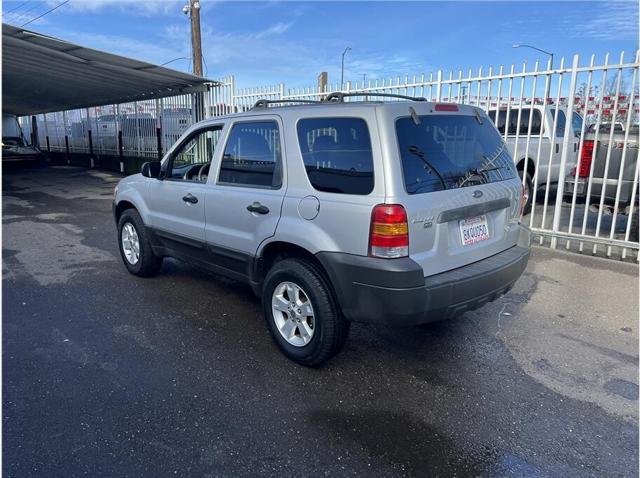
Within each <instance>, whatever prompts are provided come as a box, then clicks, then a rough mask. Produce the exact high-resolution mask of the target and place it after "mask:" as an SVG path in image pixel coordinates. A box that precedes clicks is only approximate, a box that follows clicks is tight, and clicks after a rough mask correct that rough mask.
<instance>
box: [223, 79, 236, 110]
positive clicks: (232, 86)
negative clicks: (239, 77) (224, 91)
mask: <svg viewBox="0 0 640 478" xmlns="http://www.w3.org/2000/svg"><path fill="white" fill-rule="evenodd" d="M229 105H230V106H231V113H236V77H235V76H234V75H231V79H230V81H229ZM225 109H226V107H225ZM225 114H228V113H226V112H225Z"/></svg>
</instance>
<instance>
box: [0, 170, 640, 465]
mask: <svg viewBox="0 0 640 478" xmlns="http://www.w3.org/2000/svg"><path fill="white" fill-rule="evenodd" d="M117 180H118V177H117V175H113V174H110V173H104V172H98V171H87V170H84V169H80V168H71V167H49V168H44V169H27V170H17V171H7V170H6V169H5V171H4V175H3V211H2V214H3V217H2V219H3V234H2V236H3V237H2V246H3V282H2V284H3V294H2V295H3V300H2V311H3V316H2V326H3V331H2V332H3V334H2V346H3V347H2V360H3V364H2V365H3V367H2V378H3V382H2V391H3V429H2V433H3V460H2V467H3V475H4V476H7V477H25V476H46V477H53V476H64V477H72V476H92V477H95V476H109V477H111V476H132V477H145V476H149V477H160V476H268V475H271V476H274V475H277V476H461V477H465V476H489V477H509V476H513V477H520V476H522V477H546V476H554V477H555V476H563V477H584V476H606V477H614V476H637V474H638V270H637V265H635V264H629V263H622V262H618V261H613V260H606V259H599V258H593V257H588V256H583V255H578V254H570V253H566V252H565V253H563V252H556V251H552V250H549V249H544V248H534V250H533V253H532V258H531V261H530V263H529V266H528V268H527V270H526V272H525V274H524V275H523V277H522V278H521V279H520V280H519V281H518V283H517V284H516V286H515V287H514V289H513V290H512V291H511V292H510V293H509V294H507V295H506V296H504V297H503V298H501V299H500V300H498V301H496V302H494V303H491V304H488V305H486V306H484V307H483V308H482V309H479V310H477V311H474V312H470V313H467V314H465V315H464V316H463V317H461V318H459V319H456V320H453V321H449V322H444V323H439V324H435V325H430V326H428V327H416V328H400V329H399V328H386V327H371V326H365V325H354V326H353V327H352V329H351V335H350V337H349V339H348V341H347V344H346V346H345V349H344V350H343V351H342V353H341V354H340V355H338V356H337V357H335V358H334V359H333V360H332V361H331V362H329V363H328V364H327V365H326V366H325V367H323V368H321V369H307V368H304V367H301V366H298V365H296V364H294V363H292V362H290V361H288V360H287V359H286V358H285V357H284V356H283V355H281V354H280V352H279V351H278V350H277V349H276V347H275V345H274V344H273V343H272V341H271V339H270V337H269V335H268V332H267V330H266V327H265V324H264V319H263V317H262V315H261V311H260V304H259V302H258V300H257V299H255V298H254V296H253V295H252V293H251V291H250V290H249V288H248V287H246V286H243V285H241V284H239V283H236V282H233V281H230V280H227V279H223V278H219V277H216V276H214V275H212V274H209V273H206V272H203V271H201V270H199V269H196V268H194V267H191V266H187V265H184V264H182V263H180V262H177V261H174V260H168V261H165V264H164V266H163V269H162V272H161V274H160V275H158V276H157V277H154V278H150V279H140V278H137V277H134V276H132V275H130V274H128V273H127V272H126V270H125V268H124V266H123V265H122V263H121V259H120V257H119V253H118V247H117V242H116V232H115V225H114V221H113V218H112V215H111V209H110V208H111V198H112V190H113V186H114V185H115V183H116V182H117Z"/></svg>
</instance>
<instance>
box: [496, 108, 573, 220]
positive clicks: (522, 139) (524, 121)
mask: <svg viewBox="0 0 640 478" xmlns="http://www.w3.org/2000/svg"><path fill="white" fill-rule="evenodd" d="M556 109H557V110H558V111H557V121H554V120H555V117H556ZM487 113H488V115H489V118H491V120H492V121H493V122H494V123H495V125H496V127H497V128H498V131H500V133H501V134H502V135H504V134H505V124H506V123H507V121H508V123H509V127H508V129H507V135H506V144H507V148H508V149H509V152H510V153H511V156H512V157H513V160H514V162H515V164H516V169H517V170H518V174H519V175H520V178H523V177H524V190H525V191H524V194H525V197H526V204H525V208H524V213H525V214H528V213H529V212H530V211H531V204H532V201H533V188H534V185H535V186H536V188H537V189H538V190H544V189H545V188H546V187H547V184H548V185H549V187H550V188H555V187H556V186H557V184H558V182H559V181H560V180H561V176H563V175H561V171H560V160H561V155H562V144H563V139H564V132H565V127H566V124H567V115H566V111H565V109H563V108H556V107H555V106H553V105H551V106H549V105H547V106H544V105H535V104H534V105H518V106H511V107H510V108H509V109H507V108H506V107H504V108H502V107H501V108H499V109H495V108H494V109H489V110H488V111H487ZM507 113H508V114H507ZM507 117H508V119H507ZM543 117H544V120H543ZM529 120H531V128H529ZM582 121H583V120H582V117H581V116H580V115H579V114H577V113H575V112H574V113H573V114H572V117H571V124H570V127H571V128H572V130H573V134H571V135H570V143H569V157H568V161H567V166H566V169H565V171H569V170H570V169H571V168H572V167H573V166H575V164H576V162H577V155H578V144H579V141H580V140H579V135H580V130H581V127H582ZM554 122H557V124H556V127H555V134H552V131H553V130H554ZM529 135H530V136H529ZM527 137H529V139H528V140H527ZM538 152H539V154H538ZM538 159H539V161H538ZM538 197H540V196H538Z"/></svg>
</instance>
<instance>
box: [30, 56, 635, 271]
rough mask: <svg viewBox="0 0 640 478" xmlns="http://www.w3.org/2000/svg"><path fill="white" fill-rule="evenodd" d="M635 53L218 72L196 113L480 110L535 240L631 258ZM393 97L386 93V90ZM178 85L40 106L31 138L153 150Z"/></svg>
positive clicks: (180, 124)
mask: <svg viewBox="0 0 640 478" xmlns="http://www.w3.org/2000/svg"><path fill="white" fill-rule="evenodd" d="M639 66H640V63H639V58H638V53H637V52H636V54H635V55H634V57H633V58H628V57H625V55H624V54H621V55H620V56H619V57H618V58H616V59H612V58H611V57H610V56H609V55H606V56H605V58H604V59H603V61H601V62H597V61H596V58H595V56H591V57H590V58H589V59H588V61H587V62H586V64H585V62H584V61H583V62H582V63H581V59H580V58H579V57H578V55H575V56H573V58H571V60H570V61H565V59H564V58H563V59H561V60H560V63H559V65H558V66H553V65H551V64H547V65H544V66H543V65H540V64H539V63H538V62H536V63H535V64H534V65H533V67H528V66H527V64H522V65H521V66H518V67H516V66H515V65H511V66H510V67H509V68H505V67H503V66H500V67H498V68H494V67H488V68H479V69H478V70H477V71H472V70H470V69H469V70H465V71H463V70H457V71H450V72H447V73H445V72H444V71H442V70H440V71H438V72H436V73H433V74H430V75H420V76H417V75H414V76H404V77H395V78H391V79H380V80H369V81H367V82H355V83H351V82H348V83H346V84H344V85H334V86H333V87H330V86H327V87H325V88H322V89H321V88H319V87H308V88H285V85H284V84H283V83H281V84H278V85H272V86H262V87H255V88H243V89H239V88H236V87H235V79H234V77H229V78H225V79H223V80H221V81H220V83H219V84H218V85H216V86H213V87H211V88H210V90H209V92H208V93H207V94H206V96H205V100H204V104H205V116H207V117H212V116H221V115H226V114H231V113H235V112H239V111H246V110H248V109H250V108H251V107H253V105H254V104H255V103H256V101H258V100H259V99H268V100H274V101H277V100H296V99H301V100H303V99H304V100H321V99H322V98H323V97H324V96H326V94H327V93H328V92H331V91H342V92H346V93H353V92H359V93H361V94H360V95H359V96H358V97H353V98H347V101H350V100H362V99H367V94H372V93H392V94H400V95H408V96H419V97H425V98H427V99H428V100H433V101H438V102H454V103H465V104H471V105H475V106H478V107H480V108H482V109H484V110H486V111H489V113H490V117H491V118H492V119H493V120H494V122H496V124H497V126H498V127H499V130H500V132H501V133H502V134H503V135H504V139H505V141H506V143H507V146H508V147H509V149H510V151H511V154H512V156H513V158H514V161H515V162H516V164H517V166H518V169H519V170H520V171H521V175H522V177H523V184H524V185H525V186H527V187H528V190H529V192H530V195H531V198H532V203H531V208H530V211H528V212H527V214H526V215H525V217H524V220H525V221H526V222H527V223H528V224H529V225H530V226H531V228H532V230H533V231H534V232H535V233H536V235H537V236H538V237H537V240H538V241H539V242H540V243H541V244H544V243H547V244H549V245H550V246H551V247H554V248H556V247H565V248H567V249H575V250H579V251H589V252H592V253H594V254H604V255H606V256H615V257H620V258H627V257H628V255H629V251H630V250H632V251H635V258H636V259H637V258H638V238H637V227H638V226H637V219H636V220H632V218H637V216H638V173H639V171H638V164H639V161H638V152H639V149H638V129H637V125H638V119H639V117H640V104H639V100H640V97H639V96H640V95H639V93H638V91H639V88H638V82H639V78H638V68H639ZM390 100H393V99H390ZM192 102H193V100H192V98H191V97H190V96H189V95H183V96H177V97H173V98H165V99H160V100H150V101H143V102H137V103H128V104H124V105H110V106H105V107H101V108H89V109H86V110H75V111H68V112H59V113H49V114H46V115H39V116H38V118H37V120H38V135H39V139H40V145H41V146H43V147H44V145H45V144H46V142H47V141H48V142H49V147H50V149H51V150H54V151H66V150H67V144H66V143H67V142H68V143H69V145H68V149H69V150H70V152H88V151H89V149H90V144H89V131H91V137H92V145H91V146H92V148H93V150H94V153H95V154H117V153H119V148H122V149H123V154H125V155H135V156H144V157H155V156H157V155H158V154H159V153H158V150H159V149H160V150H161V151H166V149H167V148H168V147H169V146H170V145H171V144H172V143H173V142H175V141H176V139H177V138H178V137H179V136H180V134H182V132H183V131H184V130H185V129H186V128H187V127H188V126H189V125H190V124H192V123H193V122H194V121H195V120H196V118H195V117H194V114H193V108H192Z"/></svg>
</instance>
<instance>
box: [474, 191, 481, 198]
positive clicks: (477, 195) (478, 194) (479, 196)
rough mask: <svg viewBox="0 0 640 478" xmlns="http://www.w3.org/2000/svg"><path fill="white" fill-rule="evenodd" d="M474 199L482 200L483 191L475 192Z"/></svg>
mask: <svg viewBox="0 0 640 478" xmlns="http://www.w3.org/2000/svg"><path fill="white" fill-rule="evenodd" d="M473 197H474V198H481V197H482V191H480V190H478V191H473Z"/></svg>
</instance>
